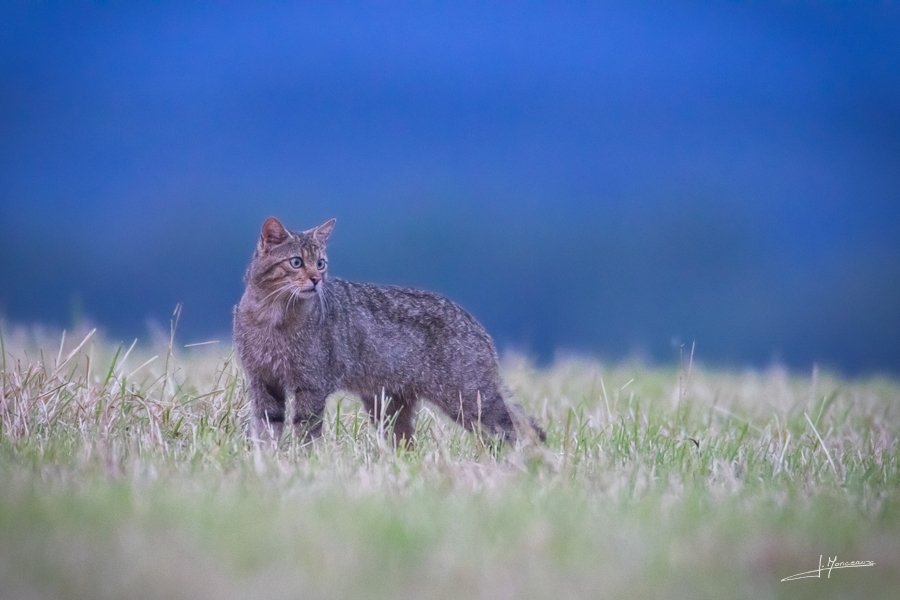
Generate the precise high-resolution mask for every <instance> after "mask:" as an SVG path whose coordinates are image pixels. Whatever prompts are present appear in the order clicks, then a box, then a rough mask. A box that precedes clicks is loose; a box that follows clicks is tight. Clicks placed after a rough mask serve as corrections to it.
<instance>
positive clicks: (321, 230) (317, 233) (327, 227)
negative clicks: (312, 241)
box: [305, 219, 337, 246]
mask: <svg viewBox="0 0 900 600" xmlns="http://www.w3.org/2000/svg"><path fill="white" fill-rule="evenodd" d="M336 222H337V219H331V220H330V221H327V222H325V223H322V224H321V225H319V226H318V227H316V228H315V229H310V230H309V231H307V232H305V233H307V234H309V235H312V236H313V237H314V238H316V241H317V242H319V243H320V244H321V245H323V246H324V245H325V242H327V241H328V236H330V235H331V230H332V229H334V224H335V223H336Z"/></svg>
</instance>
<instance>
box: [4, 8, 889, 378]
mask: <svg viewBox="0 0 900 600" xmlns="http://www.w3.org/2000/svg"><path fill="white" fill-rule="evenodd" d="M271 215H275V216H277V217H278V218H280V219H281V220H282V222H284V223H285V225H286V226H288V227H290V228H292V229H307V228H310V227H313V226H315V225H317V224H319V223H321V222H323V221H325V220H326V219H329V218H331V217H336V218H337V221H338V223H337V227H336V229H335V232H334V234H333V236H332V240H331V245H330V247H329V258H330V272H331V274H332V275H334V276H340V277H343V278H346V279H356V280H364V281H373V282H378V283H385V284H397V285H408V286H415V287H421V288H426V289H430V290H433V291H437V292H441V293H444V294H446V295H448V296H450V297H451V298H453V299H454V300H456V301H457V302H459V303H461V304H462V305H463V306H464V307H466V308H467V309H468V310H469V311H470V312H472V313H473V314H474V315H475V316H476V317H477V318H478V319H480V320H481V321H482V322H483V323H484V324H485V326H486V327H487V329H488V331H489V332H490V333H491V334H492V335H493V336H494V338H495V339H496V341H497V342H498V346H499V348H500V349H501V350H504V349H515V350H519V351H523V352H526V353H528V354H530V355H531V356H532V357H534V358H535V359H537V360H539V361H547V360H551V359H552V358H553V357H554V356H556V355H557V354H558V353H560V352H563V353H570V352H572V353H579V354H586V355H590V356H597V357H601V358H604V359H609V360H620V359H624V358H627V357H632V356H637V357H641V358H643V359H645V360H648V361H650V362H653V363H661V364H671V363H673V362H674V361H676V360H678V357H679V353H680V351H681V348H682V346H683V347H684V348H685V352H688V353H689V351H690V347H691V344H692V343H693V342H696V345H697V350H696V352H697V356H698V358H699V359H700V360H702V361H703V362H704V363H706V364H709V365H716V366H726V367H736V368H744V367H765V366H767V365H769V364H772V363H780V364H785V365H787V366H789V367H790V368H793V369H797V370H803V371H806V370H807V369H810V368H812V365H813V364H815V363H818V364H820V365H822V366H823V367H830V368H835V369H838V370H840V371H842V372H844V373H846V374H851V375H856V374H869V373H878V372H882V373H893V374H897V373H900V6H898V5H897V4H892V3H871V5H866V6H851V7H844V6H841V7H835V6H831V5H829V4H825V3H820V4H813V3H798V2H792V3H753V5H747V6H745V5H740V6H736V5H732V4H727V5H723V6H716V7H708V6H702V5H695V4H693V3H678V4H677V5H671V4H665V5H662V4H660V5H646V4H643V3H641V4H640V5H638V4H637V3H597V4H590V5H584V4H580V3H579V4H576V5H562V4H561V3H552V4H549V5H548V4H537V3H529V4H527V5H519V4H503V5H497V4H487V5H482V4H477V5H476V4H474V3H453V4H452V5H444V4H438V3H428V4H427V5H425V6H415V7H410V6H403V7H399V6H382V5H371V4H357V3H340V4H332V3H328V4H324V3H323V4H318V3H303V4H302V5H300V6H297V5H293V4H287V3H253V4H252V6H251V5H243V4H228V5H227V6H226V5H223V4H219V3H210V4H205V3H203V4H198V5H191V6H184V5H183V4H182V3H174V2H173V3H168V2H162V3H146V4H145V3H114V4H112V5H101V6H87V5H83V4H78V5H74V3H72V4H68V3H66V4H63V5H55V4H54V5H46V4H43V3H41V4H38V3H3V4H2V6H0V316H2V317H3V318H4V319H5V322H6V323H7V324H19V323H21V324H28V323H41V324H46V325H49V326H53V327H71V326H72V325H73V324H75V323H77V322H79V321H84V320H87V321H90V322H92V323H95V324H97V325H99V326H101V327H102V328H103V329H105V330H106V332H107V333H108V335H109V336H111V337H113V338H114V339H123V340H125V341H126V342H130V340H131V339H133V338H134V337H138V338H142V337H145V336H146V335H147V334H148V333H147V332H148V323H154V322H156V323H163V324H164V326H165V327H166V328H167V327H168V320H169V317H170V315H171V314H172V311H173V309H174V307H175V304H176V303H183V305H184V309H183V314H182V317H181V321H180V324H179V331H180V332H181V333H180V337H181V338H182V339H183V341H184V342H185V343H188V342H199V341H204V340H206V339H222V340H225V341H227V340H229V339H230V333H229V332H230V326H231V310H232V307H233V306H234V304H235V303H236V302H237V301H238V299H239V298H240V295H241V293H242V290H243V284H242V276H243V272H244V269H245V268H246V265H247V263H248V262H249V259H250V255H251V254H252V251H253V248H254V245H255V243H256V240H257V237H258V235H259V230H260V227H261V225H262V223H263V221H264V220H265V219H266V218H267V217H269V216H271Z"/></svg>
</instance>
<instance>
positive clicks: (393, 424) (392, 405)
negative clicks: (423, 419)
mask: <svg viewBox="0 0 900 600" xmlns="http://www.w3.org/2000/svg"><path fill="white" fill-rule="evenodd" d="M362 401H363V406H365V407H366V411H368V413H369V417H370V418H371V419H372V424H374V425H375V426H376V427H378V426H379V424H380V425H382V426H383V427H384V433H385V435H388V433H390V434H391V436H392V442H393V444H394V447H395V448H399V447H400V446H405V447H406V448H410V449H411V448H412V447H413V444H414V443H415V440H414V439H413V435H414V434H415V433H416V422H415V417H416V403H417V402H416V399H415V397H412V398H410V397H409V396H407V395H405V394H400V393H392V394H388V393H383V394H382V393H381V392H379V393H377V394H364V395H363V396H362Z"/></svg>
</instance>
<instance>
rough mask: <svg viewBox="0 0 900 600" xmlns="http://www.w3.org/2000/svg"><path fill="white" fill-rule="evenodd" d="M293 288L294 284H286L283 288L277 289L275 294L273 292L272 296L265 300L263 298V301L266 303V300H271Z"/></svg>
mask: <svg viewBox="0 0 900 600" xmlns="http://www.w3.org/2000/svg"><path fill="white" fill-rule="evenodd" d="M292 287H293V284H291V283H286V284H284V285H283V286H281V287H279V288H277V289H276V290H275V291H274V292H272V293H271V294H269V295H268V296H266V297H265V298H263V299H262V301H263V302H265V301H266V300H268V299H269V298H271V297H272V296H274V295H275V294H280V293H281V292H285V291H288V290H290V289H291V288H292ZM276 300H277V298H276Z"/></svg>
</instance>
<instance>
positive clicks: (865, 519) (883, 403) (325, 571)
mask: <svg viewBox="0 0 900 600" xmlns="http://www.w3.org/2000/svg"><path fill="white" fill-rule="evenodd" d="M87 334H88V332H86V331H84V332H78V333H77V334H69V335H67V336H66V337H65V339H64V340H62V343H61V340H60V338H59V336H51V335H42V334H41V333H40V332H35V331H34V330H27V331H26V330H21V329H20V330H13V329H12V328H10V327H6V328H5V329H4V331H3V349H2V350H3V365H2V367H3V374H2V397H0V598H84V599H101V598H217V599H218V598H266V599H280V598H335V599H346V598H409V599H413V598H436V599H441V598H492V599H495V598H501V599H502V598H553V599H554V600H559V599H563V598H601V597H618V598H653V597H665V598H780V597H785V598H788V597H789V598H847V597H858V598H889V597H890V598H896V597H898V590H900V463H898V459H900V450H898V435H900V383H898V382H897V381H891V380H886V379H867V380H859V381H848V380H843V379H839V378H836V377H834V376H831V375H828V374H826V373H804V374H793V373H788V372H785V371H784V370H781V369H777V368H772V369H769V370H766V371H764V372H716V371H710V370H707V369H703V368H700V367H698V365H697V364H692V363H691V361H689V360H688V359H687V357H686V358H685V364H684V365H683V366H682V367H679V368H671V369H659V368H648V367H646V366H642V365H640V364H637V363H635V364H618V365H612V366H610V365H605V364H600V363H596V362H585V361H579V360H574V359H573V360H561V361H559V362H558V363H557V364H555V365H554V366H553V367H552V368H548V369H544V370H536V369H535V368H533V367H532V366H530V365H529V364H528V363H527V362H526V361H524V360H521V359H517V358H515V357H508V358H507V359H506V360H505V361H504V375H505V377H506V380H507V383H508V384H509V387H510V388H512V390H513V391H514V393H515V394H516V397H517V400H518V401H519V402H521V403H522V404H523V405H524V406H525V408H526V410H527V411H528V412H529V413H531V414H533V415H535V416H536V417H537V418H538V421H539V422H540V423H541V424H542V425H544V426H545V427H546V429H547V434H548V437H547V445H546V446H536V445H533V444H528V443H523V444H519V445H517V446H516V447H512V446H507V447H504V448H502V450H501V452H500V453H499V455H498V456H495V455H493V454H492V453H491V452H490V451H489V448H488V447H487V446H485V444H484V443H483V441H482V440H480V439H478V438H477V437H476V436H473V435H469V434H465V433H464V432H462V431H461V430H460V429H459V428H457V427H456V426H455V425H453V424H452V423H450V422H449V421H447V420H446V419H445V418H443V417H442V416H441V415H438V414H435V412H434V411H432V410H431V409H429V407H428V405H425V407H424V408H423V410H422V411H421V413H420V415H419V421H418V429H417V437H418V444H417V446H416V448H415V449H414V450H412V451H402V452H395V451H394V450H393V449H392V448H390V447H389V446H387V445H385V443H384V442H383V441H382V438H381V437H380V436H379V435H378V432H377V431H375V429H374V428H373V427H372V426H371V425H369V424H368V422H367V419H366V417H365V415H364V413H363V412H362V409H361V406H360V404H359V402H358V400H356V399H354V398H351V397H340V396H335V397H333V398H331V399H330V400H329V404H328V412H327V421H326V425H325V435H324V437H323V438H322V439H321V440H319V441H317V442H316V443H314V444H312V445H307V446H305V447H301V446H300V445H299V444H297V443H296V442H289V443H285V444H284V445H283V447H281V448H279V449H277V450H276V449H273V448H259V447H254V445H252V444H251V443H250V442H249V441H248V440H247V437H246V434H245V429H246V423H247V417H248V408H249V404H248V401H249V400H248V396H247V391H246V382H245V379H244V376H243V372H242V371H241V369H240V368H239V366H238V365H237V364H235V360H234V356H233V355H232V352H231V344H230V341H223V343H219V344H210V345H206V346H199V347H191V348H186V347H184V346H183V345H181V344H176V343H174V342H172V343H169V344H165V343H162V344H157V345H156V347H152V345H148V346H144V347H141V346H140V345H138V346H136V347H134V348H132V349H130V351H129V348H128V347H127V346H123V347H117V346H116V345H114V344H111V343H109V342H108V341H104V340H102V339H99V335H98V334H94V335H92V336H89V337H86V336H87ZM688 352H689V351H688ZM820 556H821V557H822V562H823V564H825V565H827V563H828V560H829V558H830V557H837V560H838V561H842V562H843V561H874V563H875V565H874V566H868V567H861V568H843V569H834V570H833V571H832V572H831V573H830V577H829V572H828V571H824V572H822V573H821V577H819V578H807V579H801V580H796V581H786V582H783V581H782V579H784V578H786V577H789V576H791V575H795V574H799V573H802V572H805V571H810V570H812V569H816V568H817V567H818V565H819V560H820Z"/></svg>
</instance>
